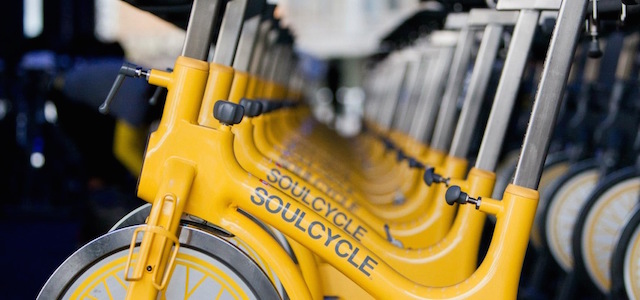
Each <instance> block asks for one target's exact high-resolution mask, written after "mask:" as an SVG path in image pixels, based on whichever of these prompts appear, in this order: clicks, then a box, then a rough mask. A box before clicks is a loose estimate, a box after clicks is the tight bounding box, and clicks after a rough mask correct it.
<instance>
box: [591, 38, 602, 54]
mask: <svg viewBox="0 0 640 300" xmlns="http://www.w3.org/2000/svg"><path fill="white" fill-rule="evenodd" d="M588 54H589V57H591V58H600V57H602V49H600V42H599V41H598V38H596V37H593V38H592V39H591V42H589V51H588Z"/></svg>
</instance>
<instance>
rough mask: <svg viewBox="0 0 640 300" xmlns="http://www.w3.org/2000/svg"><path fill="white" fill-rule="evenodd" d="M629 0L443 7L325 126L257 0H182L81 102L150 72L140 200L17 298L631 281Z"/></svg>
mask: <svg viewBox="0 0 640 300" xmlns="http://www.w3.org/2000/svg"><path fill="white" fill-rule="evenodd" d="M445 2H446V1H445ZM636 4H638V3H637V2H636V0H623V1H618V0H599V1H598V0H592V1H587V0H571V1H569V0H544V1H543V0H537V1H522V0H499V1H497V2H491V1H488V2H487V3H486V7H476V8H471V9H469V10H467V11H449V12H447V14H446V18H445V20H443V22H442V26H441V28H435V29H433V30H430V31H429V32H428V33H426V34H424V35H421V36H420V37H418V38H416V39H415V40H414V41H412V42H411V43H405V44H403V45H402V47H397V48H395V49H393V51H390V52H389V53H387V54H386V55H382V56H381V55H375V56H373V57H371V58H370V63H368V64H367V66H368V67H367V68H366V70H365V72H363V76H362V78H361V79H362V88H363V90H364V95H365V96H364V109H363V116H362V123H361V124H362V125H361V127H362V130H361V132H360V133H359V134H357V135H355V136H348V137H345V136H343V135H340V134H338V132H337V131H336V129H335V128H334V127H333V126H330V125H327V124H325V123H323V122H320V121H319V120H318V119H317V118H316V117H315V116H316V115H315V114H314V112H315V111H314V109H316V108H317V106H315V104H316V103H318V101H317V99H314V97H315V96H317V95H318V93H317V91H316V90H315V89H314V88H315V87H317V86H318V85H317V83H316V82H312V81H311V80H309V79H308V78H307V77H306V76H305V73H304V69H303V68H301V64H302V62H303V61H302V60H301V59H300V56H299V55H298V53H297V52H296V48H295V34H292V33H291V32H289V31H288V30H287V29H286V28H284V27H283V26H281V23H284V22H279V20H278V19H276V18H274V17H273V16H274V9H275V7H274V6H273V5H269V4H267V3H265V2H264V1H258V0H230V1H222V0H195V1H193V3H192V6H191V13H190V16H189V19H188V22H187V23H188V25H187V26H186V38H185V43H184V47H183V51H182V54H181V55H180V56H179V57H178V58H177V59H176V61H175V65H174V66H172V67H171V68H170V69H167V70H156V69H151V70H149V69H146V68H144V67H143V66H136V65H132V64H128V63H125V64H123V65H122V67H120V70H119V73H118V76H117V78H115V83H114V85H113V87H112V88H111V90H110V92H109V95H108V96H107V99H106V100H105V102H104V104H103V105H102V106H101V107H100V110H101V111H102V112H103V113H109V111H110V108H111V104H112V102H113V101H114V98H115V96H116V94H117V93H118V90H119V87H120V85H122V84H123V82H125V80H126V81H131V80H141V79H144V80H146V81H147V82H148V83H149V84H151V85H155V86H158V87H161V88H166V89H167V93H166V99H164V101H163V112H162V116H161V118H160V121H159V123H158V125H157V128H154V130H153V131H152V132H150V134H149V136H148V139H147V141H146V149H145V154H144V162H143V165H142V171H141V173H140V176H139V180H138V185H137V196H138V197H139V198H140V199H142V200H144V201H146V202H148V203H147V204H144V205H142V206H140V207H139V208H138V209H135V210H133V211H131V212H130V213H129V214H127V215H126V216H123V217H122V219H121V220H120V221H119V222H117V223H116V224H114V226H113V227H112V228H111V230H109V231H108V232H106V233H104V234H103V235H101V236H100V237H98V238H96V239H94V240H93V241H91V242H89V243H87V244H85V245H84V246H82V247H81V248H80V249H78V250H77V251H76V252H74V253H73V254H71V255H70V256H69V257H68V258H67V259H66V260H65V261H64V262H62V263H61V264H60V266H59V267H58V269H57V270H56V271H55V272H54V273H53V274H52V275H51V277H50V278H49V280H48V281H47V282H46V283H45V284H44V286H43V288H42V290H41V291H40V294H39V296H38V299H60V298H64V299H68V298H71V299H79V298H81V299H85V298H88V299H158V298H160V299H201V298H216V299H393V298H396V299H516V298H517V299H550V298H558V299H605V298H607V299H608V298H610V299H637V298H638V297H639V295H640V277H639V276H640V264H639V262H640V240H639V239H640V206H638V199H639V198H638V196H640V171H639V169H638V168H639V167H640V164H638V159H637V158H638V151H640V135H639V134H638V127H639V126H640V105H638V103H637V101H636V99H637V97H638V85H639V82H638V73H639V72H640V56H638V53H639V52H638V50H639V47H640V32H639V31H638V27H637V26H638V23H637V21H635V19H637V18H638V12H640V6H638V5H636ZM444 7H447V6H446V5H442V6H436V8H429V9H444ZM453 7H455V5H453ZM212 45H215V46H212ZM128 77H130V78H128ZM134 78H138V79H134ZM123 98H124V97H120V99H117V100H116V101H123ZM120 105H122V104H120Z"/></svg>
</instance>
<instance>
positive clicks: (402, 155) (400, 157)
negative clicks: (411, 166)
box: [396, 149, 407, 162]
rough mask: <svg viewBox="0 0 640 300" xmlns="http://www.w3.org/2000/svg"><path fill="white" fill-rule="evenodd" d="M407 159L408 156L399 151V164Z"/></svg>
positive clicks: (397, 157)
mask: <svg viewBox="0 0 640 300" xmlns="http://www.w3.org/2000/svg"><path fill="white" fill-rule="evenodd" d="M405 158H407V156H406V155H405V154H404V152H402V150H400V149H398V153H397V154H396V159H397V160H398V162H401V161H403V160H404V159H405Z"/></svg>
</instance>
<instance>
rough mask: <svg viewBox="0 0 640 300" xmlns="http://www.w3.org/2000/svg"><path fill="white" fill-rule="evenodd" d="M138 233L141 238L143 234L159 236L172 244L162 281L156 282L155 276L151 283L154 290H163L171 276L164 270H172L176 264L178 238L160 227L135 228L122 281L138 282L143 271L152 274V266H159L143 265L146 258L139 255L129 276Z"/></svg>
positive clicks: (156, 277)
mask: <svg viewBox="0 0 640 300" xmlns="http://www.w3.org/2000/svg"><path fill="white" fill-rule="evenodd" d="M140 233H143V236H144V234H145V233H149V234H151V235H152V238H153V237H155V235H160V236H162V237H164V238H166V239H169V240H170V241H171V242H173V245H172V246H173V249H172V251H171V255H170V256H169V261H168V262H167V266H166V267H165V272H163V273H164V275H163V276H162V279H161V280H158V276H157V275H156V276H154V277H153V280H152V282H151V283H152V284H153V286H154V287H155V288H156V289H158V290H163V289H164V288H166V287H167V284H168V283H169V277H170V275H171V271H169V272H167V271H166V270H173V267H174V265H175V262H176V258H177V256H178V250H179V249H180V242H179V241H178V238H177V237H176V236H175V235H174V234H173V233H171V232H169V231H168V230H166V229H164V228H162V227H160V226H152V225H146V226H143V227H140V228H137V229H136V230H135V231H134V232H133V237H132V238H131V244H130V246H129V255H128V256H127V263H126V265H125V273H124V279H125V280H126V281H138V280H140V279H142V274H143V271H147V272H153V266H152V265H155V266H159V262H155V263H154V264H149V263H143V262H145V261H146V256H145V257H143V254H142V253H140V254H139V255H138V263H137V264H136V266H135V268H134V269H133V276H129V269H130V267H131V261H132V260H133V250H134V249H135V247H136V240H137V238H138V235H139V234H140ZM159 260H160V259H159V258H158V261H159ZM143 266H144V267H143ZM155 274H160V272H157V271H156V273H155Z"/></svg>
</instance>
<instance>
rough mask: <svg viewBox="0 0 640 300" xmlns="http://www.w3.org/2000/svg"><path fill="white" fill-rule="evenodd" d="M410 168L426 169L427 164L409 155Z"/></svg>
mask: <svg viewBox="0 0 640 300" xmlns="http://www.w3.org/2000/svg"><path fill="white" fill-rule="evenodd" d="M409 168H418V169H424V168H425V165H424V164H422V163H421V162H419V161H418V160H417V159H415V158H413V157H409Z"/></svg>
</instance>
